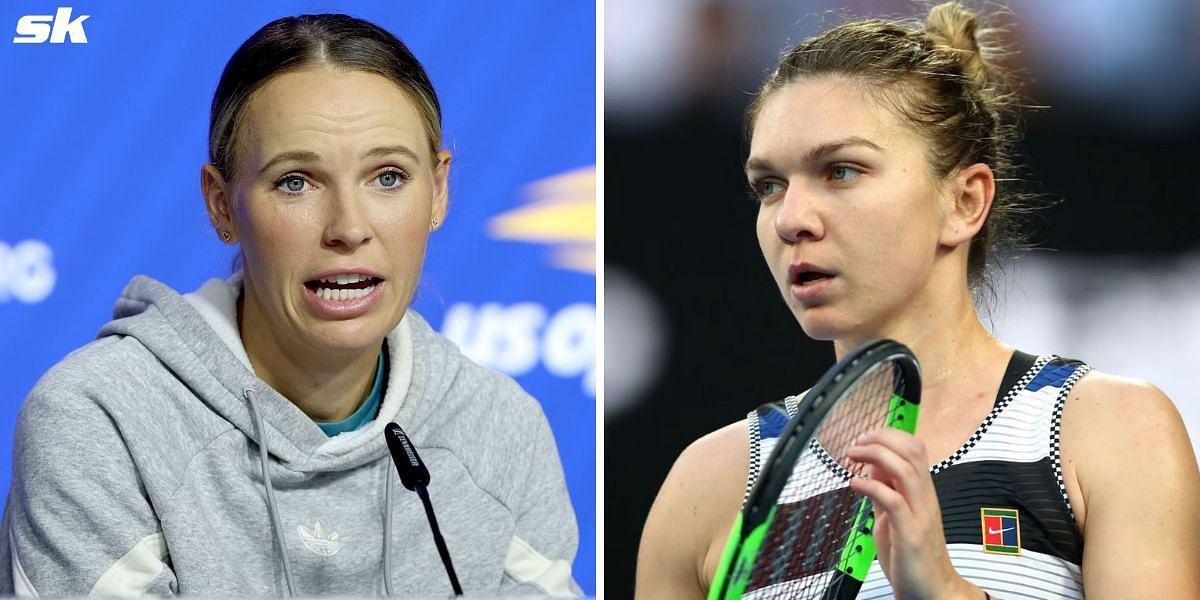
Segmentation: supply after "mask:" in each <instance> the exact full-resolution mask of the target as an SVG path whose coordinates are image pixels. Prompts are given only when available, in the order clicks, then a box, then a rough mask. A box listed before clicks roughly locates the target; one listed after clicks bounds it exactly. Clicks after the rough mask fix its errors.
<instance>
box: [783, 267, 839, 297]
mask: <svg viewBox="0 0 1200 600" xmlns="http://www.w3.org/2000/svg"><path fill="white" fill-rule="evenodd" d="M813 272H815V273H821V274H823V275H828V277H826V278H824V279H819V280H817V281H811V282H809V283H800V275H801V274H802V273H813ZM836 277H837V273H834V272H833V271H831V270H829V269H826V268H824V267H820V266H817V265H814V264H812V263H806V262H798V263H794V264H792V265H791V266H789V267H788V285H789V286H790V288H791V292H792V297H793V298H795V299H796V300H798V301H800V302H814V301H816V300H817V299H818V298H820V296H821V294H823V293H824V292H825V290H826V289H828V288H829V286H830V285H831V284H832V283H833V280H834V279H835V278H836Z"/></svg>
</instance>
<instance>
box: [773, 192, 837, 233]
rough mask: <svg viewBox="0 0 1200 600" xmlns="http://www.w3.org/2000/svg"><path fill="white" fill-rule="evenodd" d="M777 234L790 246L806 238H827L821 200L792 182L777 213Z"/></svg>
mask: <svg viewBox="0 0 1200 600" xmlns="http://www.w3.org/2000/svg"><path fill="white" fill-rule="evenodd" d="M775 233H776V235H778V236H779V239H781V240H783V241H784V242H785V243H788V244H794V243H796V242H799V241H800V240H802V239H805V238H808V239H813V240H819V239H821V238H823V237H825V224H824V220H823V218H822V215H821V207H820V206H819V200H818V198H817V197H816V196H815V195H814V194H812V193H810V192H808V191H807V190H805V189H804V186H803V185H802V184H801V183H800V182H792V183H791V184H789V185H788V189H787V191H785V192H784V196H783V200H782V201H781V202H780V203H779V208H778V209H777V210H776V212H775Z"/></svg>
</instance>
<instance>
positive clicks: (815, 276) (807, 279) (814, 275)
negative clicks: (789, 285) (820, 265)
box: [792, 271, 833, 285]
mask: <svg viewBox="0 0 1200 600" xmlns="http://www.w3.org/2000/svg"><path fill="white" fill-rule="evenodd" d="M831 277H833V275H830V274H829V273H822V272H820V271H802V272H800V273H798V274H797V275H796V276H795V277H793V278H792V282H793V283H794V284H796V285H809V284H811V283H816V282H818V281H822V280H825V279H829V278H831Z"/></svg>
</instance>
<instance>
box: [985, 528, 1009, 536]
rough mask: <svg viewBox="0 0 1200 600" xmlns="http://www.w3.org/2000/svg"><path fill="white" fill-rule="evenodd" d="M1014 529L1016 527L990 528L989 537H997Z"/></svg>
mask: <svg viewBox="0 0 1200 600" xmlns="http://www.w3.org/2000/svg"><path fill="white" fill-rule="evenodd" d="M1013 529H1015V527H1009V528H1008V529H992V528H991V527H988V535H996V534H997V533H1004V532H1005V531H1012V530H1013Z"/></svg>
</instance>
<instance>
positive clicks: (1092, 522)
mask: <svg viewBox="0 0 1200 600" xmlns="http://www.w3.org/2000/svg"><path fill="white" fill-rule="evenodd" d="M1063 453H1064V458H1070V459H1071V460H1072V461H1073V462H1074V463H1075V464H1074V467H1075V469H1074V470H1075V473H1076V476H1077V478H1078V481H1079V489H1080V491H1081V493H1082V496H1083V497H1082V506H1077V507H1076V510H1077V511H1078V510H1082V511H1084V512H1082V513H1081V514H1080V518H1081V520H1082V522H1083V536H1084V555H1083V577H1084V587H1085V588H1086V589H1087V591H1088V598H1089V600H1095V599H1100V600H1104V599H1106V598H1200V576H1198V575H1197V572H1196V569H1195V567H1196V565H1198V564H1200V521H1197V520H1196V515H1198V514H1200V473H1198V472H1197V467H1196V456H1195V453H1194V451H1193V450H1192V445H1191V442H1190V441H1189V439H1188V435H1187V431H1186V429H1184V425H1183V421H1182V419H1181V418H1180V416H1179V413H1178V412H1177V411H1176V410H1175V406H1174V405H1173V404H1172V403H1171V400H1170V399H1169V398H1167V396H1166V395H1165V394H1163V393H1162V392H1161V391H1160V390H1158V389H1157V388H1155V387H1154V386H1152V385H1149V384H1145V383H1140V382H1134V381H1130V380H1125V379H1121V378H1117V377H1112V376H1108V375H1104V374H1101V373H1093V374H1091V375H1089V376H1088V377H1085V378H1084V379H1083V380H1081V381H1080V382H1079V384H1078V385H1077V386H1076V388H1075V391H1074V393H1072V398H1071V399H1070V400H1069V401H1068V402H1067V407H1066V410H1065V411H1064V415H1063Z"/></svg>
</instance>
